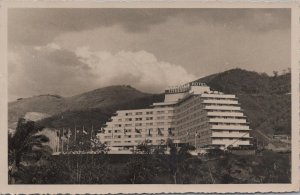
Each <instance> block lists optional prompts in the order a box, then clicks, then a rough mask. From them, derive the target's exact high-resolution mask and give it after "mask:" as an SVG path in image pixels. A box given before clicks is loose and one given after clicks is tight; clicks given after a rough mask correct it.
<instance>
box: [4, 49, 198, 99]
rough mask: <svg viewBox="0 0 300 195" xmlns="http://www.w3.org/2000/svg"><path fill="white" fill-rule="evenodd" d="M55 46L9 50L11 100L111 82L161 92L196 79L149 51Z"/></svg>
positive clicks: (72, 91) (67, 92) (79, 90)
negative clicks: (73, 48) (71, 48)
mask: <svg viewBox="0 0 300 195" xmlns="http://www.w3.org/2000/svg"><path fill="white" fill-rule="evenodd" d="M53 46H54V44H47V45H45V46H42V47H40V48H38V49H36V48H30V47H26V48H23V49H21V50H19V51H18V52H16V53H14V52H10V53H9V70H8V71H9V78H8V79H9V86H8V89H9V99H10V100H14V99H16V98H20V97H30V96H32V95H40V94H59V95H63V96H72V95H75V94H79V93H82V92H85V91H89V90H92V89H96V88H100V87H105V86H110V85H131V86H133V87H136V88H137V89H139V90H142V91H144V92H155V93H156V92H158V93H161V92H163V90H164V88H165V87H167V86H169V85H177V84H182V83H185V82H189V81H192V80H194V79H196V77H195V76H194V75H192V74H189V73H188V72H187V71H186V70H185V69H184V68H182V67H181V66H178V65H174V64H170V63H167V62H162V61H159V60H157V59H156V57H155V56H154V55H153V54H151V53H148V52H145V51H137V52H132V51H120V52H117V53H115V54H113V53H110V52H107V51H90V50H89V48H88V47H80V48H77V49H76V52H73V51H70V50H66V49H65V48H61V47H60V46H59V45H58V44H56V45H55V46H54V47H53ZM53 48H54V49H53ZM58 48H59V49H58Z"/></svg>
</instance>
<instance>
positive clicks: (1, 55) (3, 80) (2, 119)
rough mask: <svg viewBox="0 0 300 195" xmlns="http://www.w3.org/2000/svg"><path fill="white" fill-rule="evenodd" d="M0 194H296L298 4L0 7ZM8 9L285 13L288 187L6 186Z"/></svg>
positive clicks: (44, 4) (89, 3)
mask: <svg viewBox="0 0 300 195" xmlns="http://www.w3.org/2000/svg"><path fill="white" fill-rule="evenodd" d="M0 5H1V10H0V14H1V17H0V19H1V22H0V30H1V32H0V33H1V37H0V38H1V39H0V47H1V50H0V60H1V65H0V129H1V133H0V135H1V136H0V143H2V144H3V145H4V147H0V148H1V149H0V153H1V154H3V155H4V156H3V157H2V160H1V161H0V193H26V194H27V193H51V194H54V193H55V194H57V193H71V194H79V193H80V194H81V193H82V194H84V193H91V194H94V193H97V194H98V193H101V194H107V193H125V194H126V193H188V192H202V193H233V192H236V193H243V192H244V193H245V192H247V193H253V192H291V191H298V190H299V65H298V63H299V56H300V54H299V32H300V28H299V3H296V2H275V3H273V2H269V3H266V2H259V3H258V2H255V3H251V2H226V1H223V2H220V1H218V2H200V1H184V2H183V1H168V2H166V1H155V2H150V1H130V2H129V1H126V2H124V1H123V2H121V1H113V2H108V1H100V2H95V1H85V2H83V1H66V2H57V1H55V2H54V1H43V2H35V1H22V2H8V1H3V2H0ZM9 8H291V17H292V19H291V82H292V83H291V88H292V89H291V93H292V109H291V110H292V124H291V125H292V132H291V138H292V144H291V145H292V152H291V160H292V164H291V165H292V169H291V180H292V183H291V184H138V185H135V184H126V185H120V184H110V185H104V184H92V185H81V184H80V185H78V184H67V185H56V184H47V185H36V184H34V185H31V184H26V185H23V184H17V185H9V184H8V166H7V165H8V156H7V155H6V154H7V152H8V148H7V146H8V143H7V135H8V134H7V131H5V129H8V104H7V102H8V100H7V96H8V90H7V86H8V79H7V78H8V77H7V76H8V74H7V10H8V9H9Z"/></svg>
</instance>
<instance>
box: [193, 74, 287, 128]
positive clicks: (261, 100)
mask: <svg viewBox="0 0 300 195" xmlns="http://www.w3.org/2000/svg"><path fill="white" fill-rule="evenodd" d="M197 81H199V82H204V83H206V84H207V85H208V86H210V87H211V88H212V89H214V90H217V91H222V92H224V93H230V94H236V95H237V96H238V97H239V102H240V103H241V107H242V109H244V112H245V114H246V115H247V116H248V120H249V122H250V126H251V128H252V129H259V130H261V131H262V132H264V133H265V134H274V133H278V134H281V133H283V134H290V133H291V95H290V92H291V74H290V73H287V74H284V75H279V76H268V75H267V74H264V73H263V74H259V73H257V72H253V71H246V70H242V69H232V70H228V71H225V72H222V73H218V74H214V75H210V76H207V77H204V78H201V79H198V80H197Z"/></svg>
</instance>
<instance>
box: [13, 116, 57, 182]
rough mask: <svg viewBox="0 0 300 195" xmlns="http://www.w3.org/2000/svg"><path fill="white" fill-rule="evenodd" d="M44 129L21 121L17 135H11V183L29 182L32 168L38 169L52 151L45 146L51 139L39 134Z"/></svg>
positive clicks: (23, 120) (32, 123)
mask: <svg viewBox="0 0 300 195" xmlns="http://www.w3.org/2000/svg"><path fill="white" fill-rule="evenodd" d="M42 129H43V127H41V126H38V125H36V124H35V123H34V122H33V121H26V120H25V119H23V118H21V119H19V122H18V126H17V129H16V132H15V134H14V135H13V136H12V135H9V139H8V140H9V145H8V146H9V148H8V149H9V165H8V166H9V179H10V180H11V181H10V182H11V183H19V182H21V183H23V182H24V181H27V180H28V178H27V177H28V175H29V174H30V173H32V168H35V169H38V168H39V167H40V165H42V164H43V163H44V162H45V161H46V159H47V158H49V157H50V155H51V153H52V150H51V148H50V147H49V146H47V145H44V144H45V143H47V142H48V141H49V138H48V137H46V136H44V135H42V134H38V132H39V131H40V130H42Z"/></svg>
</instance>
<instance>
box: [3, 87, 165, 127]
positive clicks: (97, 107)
mask: <svg viewBox="0 0 300 195" xmlns="http://www.w3.org/2000/svg"><path fill="white" fill-rule="evenodd" d="M162 100H163V95H159V94H158V95H156V94H147V93H143V92H140V91H138V90H136V89H134V88H132V87H130V86H110V87H105V88H100V89H96V90H93V91H89V92H86V93H82V94H79V95H75V96H72V97H61V96H58V95H40V96H34V97H31V98H23V99H19V100H17V101H14V102H10V103H9V104H8V116H9V126H10V127H14V126H15V125H16V122H17V120H18V118H19V117H23V116H24V115H26V113H27V112H36V113H40V114H45V115H50V117H48V118H46V119H43V120H42V121H41V122H40V123H42V124H43V125H45V126H48V127H70V128H71V127H72V128H74V126H75V125H77V126H81V127H82V126H91V124H93V125H94V127H95V128H97V127H98V128H99V127H100V126H101V125H102V123H103V122H105V121H106V120H107V119H108V118H109V117H110V116H111V115H112V114H113V113H114V112H115V111H116V110H118V109H131V108H142V107H147V106H149V105H150V104H152V103H153V102H155V101H162Z"/></svg>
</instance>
